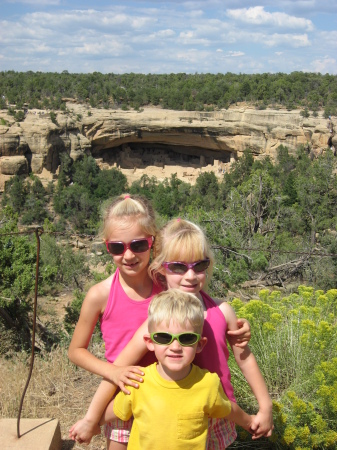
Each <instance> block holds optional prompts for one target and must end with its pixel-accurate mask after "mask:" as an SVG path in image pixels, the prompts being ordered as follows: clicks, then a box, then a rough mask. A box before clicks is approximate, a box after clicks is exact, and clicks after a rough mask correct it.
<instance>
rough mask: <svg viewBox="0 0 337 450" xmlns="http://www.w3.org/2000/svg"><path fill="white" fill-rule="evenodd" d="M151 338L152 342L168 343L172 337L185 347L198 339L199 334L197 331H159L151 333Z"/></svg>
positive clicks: (171, 340) (199, 337) (172, 339)
mask: <svg viewBox="0 0 337 450" xmlns="http://www.w3.org/2000/svg"><path fill="white" fill-rule="evenodd" d="M150 336H151V339H152V341H153V342H155V343H156V344H159V345H170V344H171V342H173V341H174V339H177V341H178V342H179V344H180V345H182V346H183V347H187V346H189V345H194V344H196V343H197V342H199V341H200V339H201V335H200V334H198V333H179V334H172V333H166V332H163V331H162V332H161V331H159V332H158V333H151V334H150Z"/></svg>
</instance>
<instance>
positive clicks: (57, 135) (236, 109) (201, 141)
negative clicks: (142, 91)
mask: <svg viewBox="0 0 337 450" xmlns="http://www.w3.org/2000/svg"><path fill="white" fill-rule="evenodd" d="M66 105H67V108H66V111H58V112H57V113H55V114H50V112H49V111H41V110H27V111H25V117H24V119H23V120H22V121H21V122H16V121H15V120H14V118H13V117H12V116H10V115H9V114H8V111H7V110H1V111H0V190H3V187H4V183H5V181H6V180H8V179H9V178H10V177H11V176H13V175H15V174H18V175H20V174H23V175H25V174H26V175H28V174H29V173H33V174H36V175H38V176H39V177H40V178H41V179H42V181H44V182H49V181H51V180H53V179H56V178H57V174H58V171H59V167H60V155H61V154H62V153H64V152H66V153H68V154H69V155H70V157H71V158H72V159H73V160H77V159H78V158H81V157H83V155H91V156H93V157H94V158H95V159H96V162H97V164H98V165H99V167H100V168H101V169H110V168H112V167H115V168H119V169H120V170H121V171H122V172H123V173H124V174H125V175H126V177H127V179H128V181H129V183H131V182H133V181H135V180H137V179H140V178H141V176H142V175H144V174H146V175H147V176H149V177H152V176H155V177H156V178H157V179H158V180H160V181H162V180H164V179H165V178H169V177H170V176H171V175H172V174H174V173H176V174H177V177H178V178H179V179H182V180H184V181H186V182H188V183H191V184H194V182H195V180H196V178H197V177H198V176H199V174H200V173H202V172H205V171H213V172H214V173H215V174H216V175H217V176H219V177H221V176H222V174H223V173H225V172H226V171H228V170H229V169H230V166H231V164H232V163H233V161H235V160H237V159H238V158H240V156H241V155H242V152H243V151H244V150H245V149H247V148H249V149H250V150H251V151H252V153H253V155H254V157H255V158H258V159H261V158H263V157H265V156H270V157H271V158H272V159H275V157H276V155H277V148H278V147H279V146H280V145H284V146H286V147H287V148H288V150H289V153H291V154H294V153H295V152H296V149H297V148H298V147H299V146H301V145H303V146H305V147H306V148H307V150H308V152H310V153H311V155H312V157H315V156H317V155H319V154H320V153H321V152H323V151H324V150H325V149H326V148H328V140H329V138H330V137H332V142H331V141H330V144H332V145H333V146H334V147H335V148H337V139H336V138H337V136H334V134H332V135H331V133H330V130H329V128H328V126H327V120H326V119H324V117H323V114H322V112H320V113H318V115H317V117H312V116H310V117H308V118H304V117H302V115H301V111H300V110H292V111H287V110H285V109H263V110H259V109H256V108H255V107H253V106H250V105H245V104H243V105H235V106H232V107H231V108H229V109H227V110H220V111H209V112H197V111H172V110H164V109H161V108H155V107H152V108H144V109H141V110H138V111H136V110H127V111H124V110H120V109H119V110H107V109H99V108H90V107H88V106H85V105H83V104H79V103H77V102H76V101H70V100H69V99H68V101H67V103H66Z"/></svg>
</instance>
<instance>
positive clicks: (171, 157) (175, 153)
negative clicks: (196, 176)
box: [95, 142, 230, 169]
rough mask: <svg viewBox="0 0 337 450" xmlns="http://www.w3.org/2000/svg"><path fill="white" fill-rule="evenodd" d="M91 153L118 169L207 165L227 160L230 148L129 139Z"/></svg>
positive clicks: (224, 162) (225, 162) (228, 160)
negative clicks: (226, 149)
mask: <svg viewBox="0 0 337 450" xmlns="http://www.w3.org/2000/svg"><path fill="white" fill-rule="evenodd" d="M95 157H99V158H103V161H104V162H106V163H108V164H110V165H114V164H116V165H117V166H118V167H120V168H121V169H134V168H135V167H136V168H139V169H145V168H146V167H148V166H157V167H165V166H181V167H193V168H202V167H206V166H208V165H212V166H213V165H214V164H216V161H218V163H217V164H219V163H223V164H227V163H229V162H230V152H226V151H215V150H210V149H205V148H200V147H187V146H183V145H168V144H159V143H146V142H145V143H144V142H142V143H135V142H130V143H127V144H123V145H122V146H120V147H114V148H110V149H105V150H102V151H101V152H99V154H98V153H96V152H95Z"/></svg>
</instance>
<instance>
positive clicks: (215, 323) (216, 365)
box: [194, 291, 235, 402]
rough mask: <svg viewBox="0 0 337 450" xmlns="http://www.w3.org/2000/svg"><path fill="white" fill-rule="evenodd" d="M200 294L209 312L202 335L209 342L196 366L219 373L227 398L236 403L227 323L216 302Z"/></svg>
mask: <svg viewBox="0 0 337 450" xmlns="http://www.w3.org/2000/svg"><path fill="white" fill-rule="evenodd" d="M200 294H201V296H202V298H203V300H204V304H205V307H206V310H207V317H206V319H205V322H204V329H203V333H202V335H203V336H205V337H207V339H208V342H207V345H206V347H205V348H204V350H203V351H202V352H201V353H197V354H196V355H195V358H194V364H196V365H198V366H199V367H201V368H202V369H207V370H209V371H210V372H213V373H217V374H218V375H219V378H220V380H221V383H222V386H223V389H224V391H225V393H226V395H227V397H228V398H229V399H230V400H232V401H234V402H235V397H234V390H233V386H232V384H231V374H230V371H229V367H228V357H229V351H228V348H227V341H226V332H227V322H226V319H225V316H224V315H223V313H222V312H221V310H220V308H219V307H218V305H217V304H216V303H215V301H214V300H213V299H212V298H211V297H210V296H209V295H208V294H206V293H205V292H203V291H201V292H200Z"/></svg>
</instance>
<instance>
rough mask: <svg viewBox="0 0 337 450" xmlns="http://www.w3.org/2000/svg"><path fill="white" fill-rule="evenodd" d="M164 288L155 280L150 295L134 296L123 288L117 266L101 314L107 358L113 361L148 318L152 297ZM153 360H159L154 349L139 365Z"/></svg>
mask: <svg viewBox="0 0 337 450" xmlns="http://www.w3.org/2000/svg"><path fill="white" fill-rule="evenodd" d="M161 291H162V288H160V287H159V286H157V285H156V284H153V288H152V293H151V296H150V297H148V298H147V299H145V300H141V301H137V300H132V299H131V298H129V297H128V296H127V295H126V293H125V292H124V289H123V288H122V286H121V284H120V282H119V269H117V270H116V272H115V274H114V276H113V279H112V283H111V289H110V293H109V298H108V302H107V305H106V307H105V311H104V313H103V316H102V317H101V331H102V335H103V340H104V343H105V358H106V360H107V361H108V362H111V363H112V362H114V360H115V359H116V358H117V356H118V355H119V353H120V352H121V351H122V350H123V349H124V347H125V346H126V344H128V343H129V341H130V340H131V338H132V337H133V335H134V334H135V332H136V331H137V330H138V328H139V327H140V326H141V325H142V323H143V322H144V321H145V320H146V319H147V312H148V307H149V303H150V301H151V300H152V297H153V296H154V295H156V294H158V293H159V292H161ZM154 361H156V359H155V356H154V352H148V353H147V354H146V355H145V356H144V358H143V359H142V360H141V361H140V362H139V365H142V366H147V365H149V364H152V363H153V362H154Z"/></svg>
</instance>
